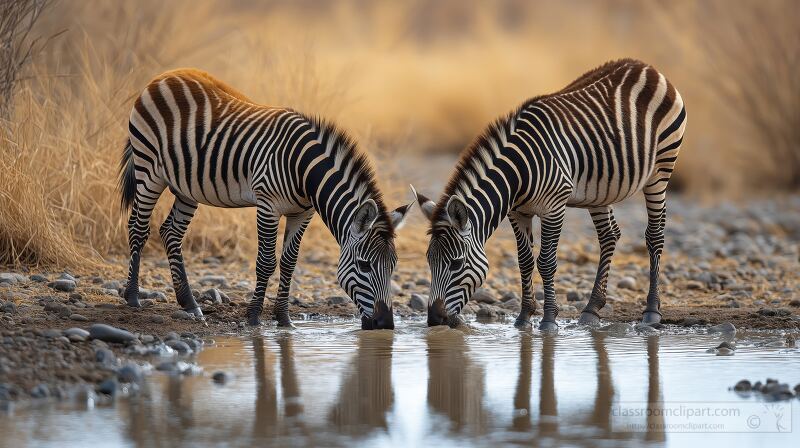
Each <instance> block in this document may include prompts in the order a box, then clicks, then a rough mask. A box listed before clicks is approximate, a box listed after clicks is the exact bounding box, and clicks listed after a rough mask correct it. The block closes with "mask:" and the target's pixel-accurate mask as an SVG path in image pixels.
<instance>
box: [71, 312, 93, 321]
mask: <svg viewBox="0 0 800 448" xmlns="http://www.w3.org/2000/svg"><path fill="white" fill-rule="evenodd" d="M69 320H74V321H78V322H88V321H89V318H88V317H86V316H84V315H83V314H78V313H74V314H70V315H69Z"/></svg>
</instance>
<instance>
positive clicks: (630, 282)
mask: <svg viewBox="0 0 800 448" xmlns="http://www.w3.org/2000/svg"><path fill="white" fill-rule="evenodd" d="M617 287H618V288H622V289H636V279H635V278H633V277H622V278H621V279H620V281H619V283H617Z"/></svg>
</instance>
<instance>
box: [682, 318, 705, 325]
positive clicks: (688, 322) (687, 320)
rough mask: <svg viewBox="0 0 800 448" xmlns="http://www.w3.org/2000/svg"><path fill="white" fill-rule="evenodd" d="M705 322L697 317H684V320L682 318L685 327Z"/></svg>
mask: <svg viewBox="0 0 800 448" xmlns="http://www.w3.org/2000/svg"><path fill="white" fill-rule="evenodd" d="M704 323H705V320H703V319H699V318H697V317H684V318H683V320H681V325H683V326H684V327H693V326H695V325H703V324H704Z"/></svg>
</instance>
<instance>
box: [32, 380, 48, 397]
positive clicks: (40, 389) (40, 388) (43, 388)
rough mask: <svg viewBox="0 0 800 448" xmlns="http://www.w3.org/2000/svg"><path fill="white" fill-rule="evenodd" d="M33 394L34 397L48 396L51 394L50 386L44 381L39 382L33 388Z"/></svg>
mask: <svg viewBox="0 0 800 448" xmlns="http://www.w3.org/2000/svg"><path fill="white" fill-rule="evenodd" d="M31 396H32V397H33V398H47V397H49V396H50V387H49V386H48V385H47V384H44V383H41V384H37V385H36V386H34V387H33V389H31Z"/></svg>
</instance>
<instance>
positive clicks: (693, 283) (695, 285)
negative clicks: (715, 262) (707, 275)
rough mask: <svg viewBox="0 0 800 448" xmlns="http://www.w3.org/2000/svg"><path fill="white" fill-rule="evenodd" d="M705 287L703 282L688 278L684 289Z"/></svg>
mask: <svg viewBox="0 0 800 448" xmlns="http://www.w3.org/2000/svg"><path fill="white" fill-rule="evenodd" d="M703 288H705V284H703V282H699V281H697V280H689V281H688V282H686V289H703Z"/></svg>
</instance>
